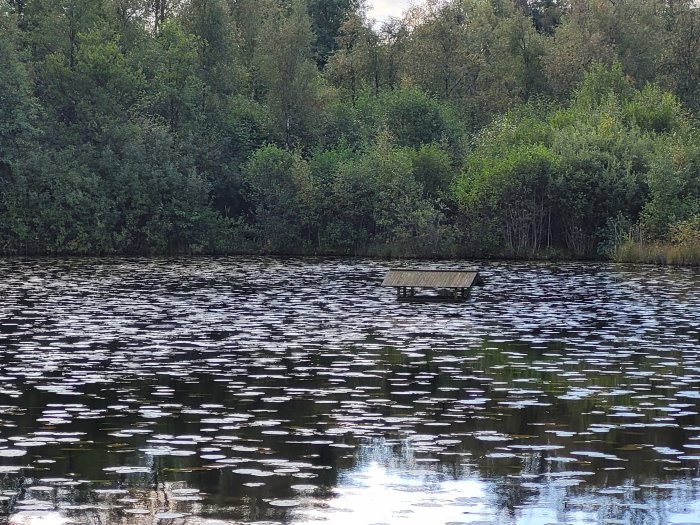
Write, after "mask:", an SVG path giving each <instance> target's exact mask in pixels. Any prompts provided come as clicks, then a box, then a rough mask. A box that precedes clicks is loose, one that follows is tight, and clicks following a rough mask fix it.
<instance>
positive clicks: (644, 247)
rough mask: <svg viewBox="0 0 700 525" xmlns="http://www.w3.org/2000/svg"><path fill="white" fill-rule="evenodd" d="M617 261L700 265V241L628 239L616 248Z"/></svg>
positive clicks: (614, 255)
mask: <svg viewBox="0 0 700 525" xmlns="http://www.w3.org/2000/svg"><path fill="white" fill-rule="evenodd" d="M613 260H615V261H617V262H629V263H648V264H663V265H671V266H700V242H685V243H681V244H675V243H644V242H638V241H632V240H627V241H625V242H624V243H623V244H620V245H619V246H617V248H615V251H614V253H613Z"/></svg>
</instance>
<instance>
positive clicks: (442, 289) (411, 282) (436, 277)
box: [382, 269, 483, 302]
mask: <svg viewBox="0 0 700 525" xmlns="http://www.w3.org/2000/svg"><path fill="white" fill-rule="evenodd" d="M481 284H483V280H482V279H481V277H480V276H479V272H476V271H461V270H399V269H392V270H389V273H387V274H386V277H384V281H383V282H382V286H385V287H390V288H396V292H397V298H398V299H399V301H415V302H432V301H464V300H465V299H467V297H469V290H470V289H471V287H472V286H475V285H477V286H478V285H481ZM425 289H433V290H437V291H438V293H437V295H426V294H420V295H419V294H416V290H425Z"/></svg>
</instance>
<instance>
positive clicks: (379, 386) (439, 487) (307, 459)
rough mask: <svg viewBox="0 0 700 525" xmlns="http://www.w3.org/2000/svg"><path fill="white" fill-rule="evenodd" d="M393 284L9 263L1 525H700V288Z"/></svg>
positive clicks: (615, 275)
mask: <svg viewBox="0 0 700 525" xmlns="http://www.w3.org/2000/svg"><path fill="white" fill-rule="evenodd" d="M403 264H404V265H408V266H411V264H410V262H409V263H403ZM414 264H418V263H414ZM420 264H422V265H425V263H420ZM390 265H391V264H390V263H387V262H381V261H379V262H378V261H371V260H340V259H316V260H314V259H272V258H269V259H266V258H201V259H157V260H154V259H133V260H129V259H113V260H58V261H57V260H48V259H46V260H43V259H9V260H0V297H1V298H2V301H1V302H0V355H1V356H2V359H1V360H0V363H1V364H2V370H0V489H1V493H0V510H2V511H3V512H4V513H5V515H4V517H2V516H0V523H12V524H31V525H38V524H41V525H63V524H68V523H85V524H112V523H115V524H124V525H141V524H152V523H163V524H172V525H185V524H186V525H223V524H238V523H257V524H258V525H261V524H266V525H272V524H289V525H310V524H322V523H329V524H334V525H345V524H348V525H364V524H367V525H370V524H391V525H394V524H397V525H399V524H411V525H413V524H416V525H419V524H420V525H423V524H427V523H430V524H438V525H442V524H450V525H456V524H479V523H481V524H483V523H503V524H510V523H512V524H533V525H535V524H536V525H539V524H550V523H610V524H612V523H635V524H636V523H640V524H644V523H700V470H699V466H700V416H698V403H700V273H699V272H698V271H697V270H683V269H664V268H653V267H643V266H617V265H601V264H595V265H591V264H524V263H473V264H466V265H462V267H467V268H472V267H478V268H479V269H481V270H482V272H483V275H484V278H485V280H486V285H485V286H484V287H482V288H476V289H474V291H473V292H472V295H471V297H470V299H469V300H468V301H467V302H466V303H462V304H424V305H416V304H403V303H398V302H396V300H395V296H394V293H393V291H392V290H387V289H383V288H380V287H379V286H378V284H379V283H380V282H381V279H382V276H383V275H384V273H385V271H386V270H387V269H388V268H389V266H390ZM430 265H431V266H432V267H435V268H455V267H460V265H457V264H455V263H448V262H445V263H430Z"/></svg>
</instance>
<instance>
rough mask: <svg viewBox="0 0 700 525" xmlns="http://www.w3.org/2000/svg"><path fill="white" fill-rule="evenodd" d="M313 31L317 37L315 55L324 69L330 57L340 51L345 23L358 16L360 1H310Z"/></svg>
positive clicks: (314, 46) (314, 47)
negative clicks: (342, 29) (340, 37)
mask: <svg viewBox="0 0 700 525" xmlns="http://www.w3.org/2000/svg"><path fill="white" fill-rule="evenodd" d="M308 4H309V16H310V18H311V29H312V30H313V32H314V35H315V37H316V38H315V42H314V45H313V54H314V57H315V58H316V62H317V64H318V66H319V67H320V68H321V69H322V68H323V67H324V66H325V64H326V62H327V61H328V57H329V56H330V55H331V54H332V53H333V52H334V51H335V50H336V49H338V37H339V35H340V33H341V27H342V26H343V24H344V23H345V21H346V20H347V19H348V18H349V17H352V16H357V14H356V13H357V10H358V9H359V8H360V6H361V2H360V1H359V0H309V2H308Z"/></svg>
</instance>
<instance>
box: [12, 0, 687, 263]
mask: <svg viewBox="0 0 700 525" xmlns="http://www.w3.org/2000/svg"><path fill="white" fill-rule="evenodd" d="M366 12H367V6H366V5H365V4H364V3H363V1H362V0H0V254H5V255H54V254H55V255H59V254H60V255H98V256H101V255H118V254H122V255H160V254H169V255H172V254H236V253H255V254H309V255H311V254H327V255H371V256H382V257H508V258H576V259H613V260H619V261H647V262H659V263H670V264H699V263H700V134H699V129H700V128H699V126H698V120H697V117H698V112H700V7H699V6H698V5H697V4H696V3H695V2H693V1H692V0H559V1H557V0H428V1H423V2H420V3H418V4H416V5H415V6H414V7H412V8H411V9H409V10H408V11H407V12H406V14H405V15H404V16H403V17H402V18H400V19H398V18H397V19H390V20H388V21H386V22H384V23H382V24H378V23H374V21H372V20H369V19H368V17H367V14H366Z"/></svg>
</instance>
